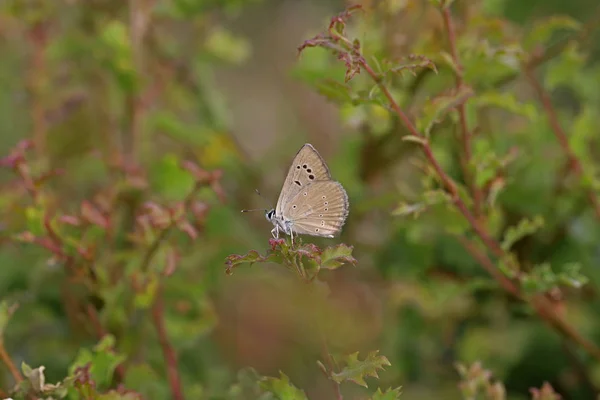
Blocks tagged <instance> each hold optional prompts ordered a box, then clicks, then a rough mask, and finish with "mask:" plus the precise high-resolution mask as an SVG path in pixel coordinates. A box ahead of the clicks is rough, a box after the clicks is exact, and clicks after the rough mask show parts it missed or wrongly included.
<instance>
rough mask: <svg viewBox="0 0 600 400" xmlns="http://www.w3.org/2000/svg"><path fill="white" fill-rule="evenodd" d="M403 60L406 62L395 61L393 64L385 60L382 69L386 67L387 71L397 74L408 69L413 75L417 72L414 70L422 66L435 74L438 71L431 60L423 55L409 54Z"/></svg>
mask: <svg viewBox="0 0 600 400" xmlns="http://www.w3.org/2000/svg"><path fill="white" fill-rule="evenodd" d="M405 60H406V62H400V61H397V62H395V63H393V64H391V63H389V62H386V63H385V64H384V69H386V70H387V71H388V72H392V73H397V74H402V73H403V72H404V71H408V72H410V73H411V74H412V75H413V76H416V74H417V73H416V72H415V71H418V70H421V69H423V68H428V69H430V70H432V71H433V72H435V73H436V74H437V73H438V70H437V67H436V66H435V64H434V63H433V61H432V60H430V59H429V58H427V57H425V56H423V55H418V54H411V55H409V56H408V57H405Z"/></svg>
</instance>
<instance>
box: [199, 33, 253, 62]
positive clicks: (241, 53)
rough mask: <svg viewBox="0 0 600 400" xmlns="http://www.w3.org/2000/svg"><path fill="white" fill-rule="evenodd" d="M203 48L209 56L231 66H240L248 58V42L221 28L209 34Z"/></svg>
mask: <svg viewBox="0 0 600 400" xmlns="http://www.w3.org/2000/svg"><path fill="white" fill-rule="evenodd" d="M205 46H206V50H207V51H208V52H209V53H210V54H211V55H213V56H215V57H217V58H219V59H221V60H224V61H227V62H229V63H231V64H241V63H242V62H244V61H245V60H247V59H248V57H249V56H250V45H249V44H248V41H247V40H246V39H245V38H242V37H236V36H234V35H233V34H232V33H231V32H229V31H228V30H225V29H223V28H216V29H214V30H213V31H212V32H210V33H209V34H208V36H207V38H206V43H205Z"/></svg>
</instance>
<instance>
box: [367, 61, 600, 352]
mask: <svg viewBox="0 0 600 400" xmlns="http://www.w3.org/2000/svg"><path fill="white" fill-rule="evenodd" d="M359 62H360V64H361V66H362V68H363V69H364V70H365V71H366V72H367V73H368V74H369V75H370V76H371V78H373V80H374V81H375V82H376V83H377V85H378V86H379V89H380V90H381V92H382V93H383V94H384V96H385V97H386V98H387V99H388V101H389V103H390V106H391V107H392V109H393V110H394V112H395V113H396V114H397V115H398V117H399V118H400V119H401V120H402V122H403V123H404V125H405V126H406V128H407V129H408V131H409V132H410V133H411V134H412V135H414V136H416V137H418V138H421V139H425V137H424V136H423V135H422V134H421V133H420V132H419V131H418V130H417V128H416V127H415V126H414V124H413V123H412V122H411V121H410V119H409V118H408V117H407V116H406V114H405V113H404V112H403V111H402V109H401V108H400V106H399V105H398V103H397V102H396V100H395V99H394V98H393V97H392V94H391V93H390V91H389V90H388V88H387V87H386V86H385V84H384V83H383V81H382V80H381V79H380V77H379V76H378V75H377V73H376V72H375V71H374V70H373V69H372V68H371V66H370V65H369V64H368V63H367V62H366V60H365V59H364V58H361V59H360V61H359ZM421 148H422V150H423V152H424V153H425V157H426V158H427V160H428V161H429V163H430V164H431V166H432V167H433V169H434V170H435V172H436V174H437V175H438V177H439V178H440V180H441V181H442V183H443V184H444V186H445V187H446V190H448V192H449V193H450V195H451V197H452V199H453V202H454V205H455V206H456V208H458V210H459V211H460V213H461V214H462V215H463V216H464V217H465V219H466V220H467V221H468V222H469V225H471V228H472V229H473V230H474V231H475V233H476V234H477V236H478V237H479V238H480V239H481V241H482V242H483V243H484V244H485V246H486V247H487V248H488V249H489V250H490V251H491V252H492V254H494V255H495V256H496V257H498V258H499V259H501V260H507V259H508V258H507V254H506V253H505V251H504V250H503V249H502V248H501V247H500V244H499V243H498V242H497V241H496V240H494V239H493V238H492V237H491V236H490V234H489V233H488V231H487V230H486V229H485V228H484V227H483V226H482V225H481V224H480V223H479V221H478V220H477V219H476V218H475V217H474V216H473V214H472V213H471V212H470V211H469V209H468V208H467V206H466V204H465V202H464V201H463V200H462V199H461V198H460V196H459V193H458V189H457V187H456V184H455V183H454V181H453V180H452V179H451V178H450V177H449V176H448V175H447V174H446V172H445V171H444V170H443V168H442V167H441V165H440V163H439V162H438V160H437V159H436V158H435V155H434V154H433V150H432V148H431V146H430V144H429V142H428V141H427V140H423V141H422V143H421ZM471 247H472V249H476V247H474V246H471ZM472 254H474V252H473V251H472ZM475 254H477V256H476V257H475V258H476V259H477V260H478V261H479V262H482V265H486V267H485V268H486V270H487V271H488V272H490V273H491V271H492V270H494V271H495V270H496V269H497V268H496V267H495V266H494V264H493V262H492V261H491V260H489V259H487V256H486V255H485V254H483V253H480V252H477V253H475ZM484 257H485V259H487V260H486V261H485V262H483V260H484ZM488 260H489V261H488ZM501 276H502V275H501V274H500V273H498V272H497V271H496V272H494V273H492V277H493V278H494V279H497V280H498V281H499V283H500V284H501V285H502V286H503V287H505V288H506V289H507V290H509V292H510V293H513V292H514V290H515V289H512V288H510V289H509V286H508V285H507V283H506V278H505V277H503V276H502V278H500V277H501ZM513 285H514V284H513ZM515 288H516V286H515ZM517 290H518V289H517ZM517 293H519V296H518V298H520V299H523V296H522V294H521V293H520V290H518V292H517ZM529 303H530V304H531V305H532V306H533V307H534V309H535V310H536V312H537V313H538V314H539V315H540V317H542V319H544V320H545V321H546V322H547V323H548V324H549V325H550V326H552V327H554V328H555V329H556V330H557V331H559V332H560V333H562V334H563V335H564V336H566V337H568V338H569V339H571V340H572V341H573V342H575V343H577V344H578V345H580V346H581V347H582V348H584V349H585V350H586V351H587V352H588V353H589V354H591V355H592V356H593V357H595V358H596V359H598V360H600V348H598V347H597V346H596V345H595V344H594V343H592V342H590V341H589V340H587V339H586V338H584V337H583V336H581V335H580V334H579V333H578V332H577V331H576V330H575V329H573V327H572V326H570V325H569V324H568V323H567V322H566V321H564V320H563V319H562V318H561V317H560V316H558V315H557V314H556V313H555V312H554V311H553V309H552V306H551V305H550V304H549V303H548V300H547V299H546V298H544V297H543V296H536V297H533V298H532V299H530V301H529Z"/></svg>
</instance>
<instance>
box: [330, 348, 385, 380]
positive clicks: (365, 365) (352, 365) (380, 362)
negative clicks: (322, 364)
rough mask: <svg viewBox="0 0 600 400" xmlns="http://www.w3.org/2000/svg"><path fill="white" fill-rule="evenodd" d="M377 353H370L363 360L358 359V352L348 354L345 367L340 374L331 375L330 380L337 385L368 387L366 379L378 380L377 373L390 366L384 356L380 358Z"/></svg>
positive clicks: (377, 351)
mask: <svg viewBox="0 0 600 400" xmlns="http://www.w3.org/2000/svg"><path fill="white" fill-rule="evenodd" d="M378 353H379V350H376V351H372V352H370V353H369V355H367V357H366V358H365V359H364V360H359V359H358V352H356V353H353V354H350V355H349V356H347V357H345V359H344V361H345V363H346V366H345V367H344V368H343V369H342V370H341V371H340V372H334V373H332V374H331V378H332V379H333V380H334V381H336V382H337V383H342V382H343V381H350V382H354V383H356V384H357V385H360V386H364V387H368V386H367V383H366V382H365V378H366V377H368V376H370V377H373V378H379V375H377V371H379V370H383V369H384V366H389V365H391V364H390V362H389V360H388V359H387V358H386V357H385V356H380V355H378Z"/></svg>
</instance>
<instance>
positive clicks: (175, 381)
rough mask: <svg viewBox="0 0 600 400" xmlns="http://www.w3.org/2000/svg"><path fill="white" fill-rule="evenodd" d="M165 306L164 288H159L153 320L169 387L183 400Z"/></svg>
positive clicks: (173, 394) (179, 399)
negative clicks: (165, 316) (166, 325)
mask: <svg viewBox="0 0 600 400" xmlns="http://www.w3.org/2000/svg"><path fill="white" fill-rule="evenodd" d="M164 319H165V318H164V304H163V300H162V288H161V287H159V288H158V290H157V292H156V299H155V300H154V305H153V306H152V320H153V321H154V327H155V328H156V333H157V334H158V341H159V342H160V347H161V348H162V351H163V356H164V358H165V361H166V363H167V375H168V377H169V386H170V387H171V394H172V396H173V399H175V400H183V398H184V397H183V391H182V390H181V380H180V379H179V370H178V368H177V355H176V353H175V350H174V349H173V346H172V345H171V343H170V342H169V338H168V336H167V330H166V329H165V323H164Z"/></svg>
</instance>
